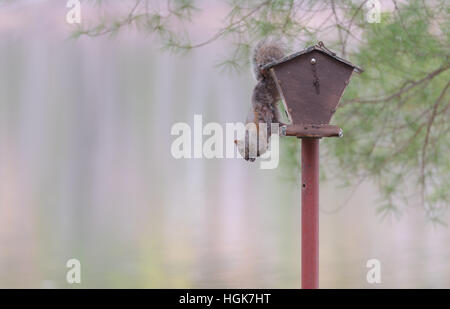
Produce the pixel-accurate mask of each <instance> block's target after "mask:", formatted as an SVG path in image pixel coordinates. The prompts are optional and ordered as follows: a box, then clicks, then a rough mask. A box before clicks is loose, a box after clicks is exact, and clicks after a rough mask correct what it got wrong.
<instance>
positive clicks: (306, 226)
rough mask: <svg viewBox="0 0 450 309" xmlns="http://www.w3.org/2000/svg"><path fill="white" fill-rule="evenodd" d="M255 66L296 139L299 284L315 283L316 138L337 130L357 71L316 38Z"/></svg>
mask: <svg viewBox="0 0 450 309" xmlns="http://www.w3.org/2000/svg"><path fill="white" fill-rule="evenodd" d="M261 70H262V72H263V73H264V74H270V75H271V76H272V78H273V80H274V81H275V84H276V86H277V88H278V91H279V93H280V96H281V98H282V101H283V104H284V107H285V110H286V113H287V117H288V118H289V120H290V124H289V125H286V126H282V127H281V134H282V135H286V136H295V137H297V138H301V139H302V155H301V162H302V163H301V166H302V237H301V241H302V263H301V265H302V288H307V289H308V288H309V289H311V288H318V274H319V268H318V266H319V251H318V250H319V139H320V138H322V137H341V136H342V135H343V133H342V130H341V129H340V128H339V127H338V126H335V125H330V120H331V117H332V116H333V114H334V113H335V112H336V108H337V106H338V104H339V100H340V99H341V97H342V94H343V93H344V90H345V88H346V87H347V85H348V83H349V81H350V78H351V76H352V74H353V72H357V73H362V72H363V70H362V69H361V68H359V67H357V66H355V65H353V64H352V63H350V62H348V61H347V60H345V59H342V58H339V57H338V56H336V54H335V53H333V52H332V51H330V50H329V49H327V48H326V47H325V46H324V44H323V43H322V42H319V43H318V44H317V45H314V46H311V47H309V48H307V49H305V50H303V51H300V52H297V53H294V54H292V55H290V56H287V57H284V58H282V59H280V60H277V61H274V62H271V63H269V64H267V65H265V66H263V67H261Z"/></svg>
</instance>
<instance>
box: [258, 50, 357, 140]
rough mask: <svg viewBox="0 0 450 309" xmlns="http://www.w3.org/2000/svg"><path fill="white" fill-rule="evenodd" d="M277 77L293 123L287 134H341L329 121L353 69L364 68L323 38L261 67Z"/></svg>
mask: <svg viewBox="0 0 450 309" xmlns="http://www.w3.org/2000/svg"><path fill="white" fill-rule="evenodd" d="M261 69H262V70H263V71H264V72H266V73H267V72H268V73H269V74H271V76H272V77H273V79H274V81H275V83H276V86H277V88H278V91H279V93H280V95H281V98H282V100H283V103H284V107H285V110H286V111H287V116H288V118H289V120H290V122H291V125H289V126H287V127H286V128H284V130H285V132H283V133H285V134H286V135H290V136H297V137H300V138H301V137H331V136H341V135H342V130H341V129H340V128H339V127H336V126H332V125H329V123H330V119H331V117H332V116H333V114H334V113H335V111H336V108H337V106H338V103H339V100H340V99H341V96H342V94H343V93H344V90H345V88H346V87H347V85H348V83H349V81H350V78H351V76H352V74H353V72H357V73H361V72H363V70H362V69H361V68H359V67H357V66H355V65H353V64H351V63H350V62H348V61H347V60H344V59H342V58H339V57H338V56H336V54H335V53H333V52H332V51H330V50H328V49H327V48H326V47H325V46H324V45H323V43H322V42H319V44H318V45H315V46H311V47H309V48H307V49H305V50H303V51H300V52H297V53H295V54H292V55H290V56H287V57H284V58H282V59H280V60H278V61H274V62H271V63H269V64H267V65H265V66H263V67H262V68H261Z"/></svg>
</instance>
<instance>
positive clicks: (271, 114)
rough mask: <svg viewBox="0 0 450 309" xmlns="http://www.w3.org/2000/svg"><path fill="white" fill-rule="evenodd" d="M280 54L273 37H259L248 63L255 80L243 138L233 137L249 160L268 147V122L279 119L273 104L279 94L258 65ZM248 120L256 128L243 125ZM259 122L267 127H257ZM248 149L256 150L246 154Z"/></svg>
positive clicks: (245, 157)
mask: <svg viewBox="0 0 450 309" xmlns="http://www.w3.org/2000/svg"><path fill="white" fill-rule="evenodd" d="M284 54H285V53H284V50H283V47H282V46H281V44H280V43H279V42H276V41H274V40H263V41H260V42H259V43H258V44H257V45H256V46H255V49H254V51H253V55H252V59H251V60H252V67H253V73H254V75H255V78H256V80H257V81H258V83H257V84H256V86H255V88H254V89H253V95H252V106H251V111H250V114H249V115H248V117H247V120H246V134H245V137H244V140H235V143H236V145H237V147H238V151H239V153H240V154H241V156H242V157H243V158H244V159H245V160H247V161H251V162H253V161H255V156H256V157H259V156H260V155H262V154H263V153H264V152H266V150H267V148H268V147H269V140H270V135H271V123H280V113H279V110H278V106H277V103H278V101H279V100H280V94H279V93H278V89H277V87H276V85H275V81H274V80H273V79H272V77H271V76H270V75H269V74H267V73H265V72H264V73H263V72H262V71H261V67H262V66H264V65H266V64H268V63H270V62H272V61H275V60H279V59H281V58H283V57H284ZM251 123H254V124H255V125H256V131H255V130H248V129H247V128H248V124H251ZM261 123H264V124H266V128H267V130H264V131H263V130H261V131H260V130H259V125H260V124H261ZM258 136H259V138H258ZM250 149H254V150H256V149H257V152H256V154H254V155H253V156H250Z"/></svg>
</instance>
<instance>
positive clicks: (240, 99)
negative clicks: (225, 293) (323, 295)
mask: <svg viewBox="0 0 450 309" xmlns="http://www.w3.org/2000/svg"><path fill="white" fill-rule="evenodd" d="M53 3H54V2H53ZM2 10H3V11H1V13H0V16H2V17H4V16H10V17H11V16H15V17H16V18H19V17H20V18H22V19H20V20H19V19H15V20H16V23H17V24H18V25H15V26H14V27H12V26H11V25H10V24H7V23H5V22H3V23H1V24H0V26H1V29H2V30H1V31H0V33H1V40H0V287H2V288H12V287H61V288H68V287H75V286H71V285H69V284H67V283H66V281H65V275H66V271H67V268H66V266H65V264H66V261H67V260H68V259H70V258H78V259H79V260H80V261H81V264H82V284H81V287H88V288H92V287H127V288H128V287H150V288H155V287H164V288H175V287H176V288H181V287H191V288H198V287H210V288H216V287H217V288H218V287H234V288H250V287H256V288H263V287H264V288H298V287H299V286H300V225H299V223H300V211H299V210H300V209H299V208H300V205H299V203H300V190H299V188H298V186H297V184H296V183H295V182H289V181H286V180H285V179H284V178H285V177H284V176H285V175H284V173H285V171H286V167H285V168H279V169H275V170H260V169H258V168H257V166H256V165H251V164H248V163H246V162H243V160H237V159H236V160H204V159H203V160H202V159H192V160H175V159H173V158H172V157H171V155H170V145H171V142H172V141H173V139H174V137H172V136H171V135H170V127H171V126H172V124H173V123H175V122H178V121H184V122H188V123H191V124H192V121H193V115H194V114H202V115H203V119H204V122H219V123H225V122H227V121H230V122H235V121H241V120H243V119H244V116H245V114H246V112H247V110H248V104H249V98H250V95H251V90H252V85H253V84H254V81H253V80H252V78H251V76H250V73H245V74H241V75H238V74H226V73H221V72H220V71H219V70H218V69H217V68H215V66H214V65H215V63H216V61H217V59H218V55H219V54H220V51H221V50H223V49H225V48H226V45H219V44H213V45H211V46H208V47H206V48H203V49H200V50H196V51H194V52H193V53H191V54H189V55H187V56H183V57H181V56H174V55H169V54H165V53H161V52H159V51H158V49H157V47H156V46H155V45H156V44H155V42H154V41H152V38H148V37H144V36H140V35H137V34H135V33H127V34H125V35H122V36H119V37H118V38H115V39H108V38H97V39H88V38H83V39H80V40H79V41H70V40H66V38H67V36H68V30H67V27H66V26H65V25H64V17H65V15H64V14H65V11H64V7H54V6H53V7H50V6H49V5H46V4H45V3H44V4H39V5H38V4H36V5H29V6H24V7H20V8H15V9H5V8H3V9H2ZM43 14H48V16H50V17H49V18H48V19H45V20H43V19H42V18H41V16H43ZM0 20H11V18H10V19H5V18H3V19H1V18H0ZM8 25H9V26H8ZM8 27H12V28H8ZM333 142H345V138H344V139H340V140H333ZM281 155H283V154H281ZM287 168H288V169H289V168H291V167H287ZM321 185H322V187H321V207H322V208H323V210H324V211H323V213H321V222H320V224H321V229H320V241H321V244H320V254H321V260H320V270H321V273H320V282H321V287H324V288H326V287H328V288H345V287H356V288H359V287H361V288H375V287H389V288H390V287H402V288H406V287H447V288H449V287H450V267H449V265H448V261H449V260H450V249H449V243H450V232H449V230H448V228H446V227H434V226H432V225H431V224H429V223H427V221H426V219H425V218H423V213H422V212H421V210H420V209H411V210H410V211H409V212H408V213H406V214H405V215H404V216H402V217H401V218H400V219H396V218H391V219H389V218H388V220H385V221H383V222H381V221H380V219H379V218H378V217H376V215H375V207H376V192H375V190H374V188H373V186H372V185H371V184H370V183H365V184H363V185H362V186H361V187H360V188H359V189H358V190H357V192H356V194H355V195H354V196H353V198H352V199H351V200H350V202H349V203H348V205H347V206H346V207H344V208H343V209H342V210H341V211H339V212H337V213H333V214H328V213H326V212H325V211H327V210H332V209H336V208H337V207H339V205H341V204H342V203H343V202H344V201H345V199H346V198H347V196H348V194H349V193H350V189H347V190H343V189H340V190H338V189H336V186H335V181H333V180H330V181H329V182H323V183H322V184H321ZM447 221H448V218H447ZM371 258H378V259H379V260H380V261H381V265H382V284H380V285H375V286H374V285H370V284H368V283H367V282H366V273H367V270H368V269H367V268H366V266H365V265H366V262H367V260H368V259H371Z"/></svg>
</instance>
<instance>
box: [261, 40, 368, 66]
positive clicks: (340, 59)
mask: <svg viewBox="0 0 450 309" xmlns="http://www.w3.org/2000/svg"><path fill="white" fill-rule="evenodd" d="M314 50H316V51H319V52H321V53H324V54H326V55H328V56H330V57H332V58H334V59H336V60H337V61H340V62H342V63H345V64H346V65H349V66H351V67H352V68H353V69H354V71H355V72H356V73H362V72H364V70H363V69H362V68H360V67H358V66H356V65H354V64H352V63H351V62H350V61H347V60H345V59H342V58H340V57H338V56H336V54H335V53H333V52H331V51H329V50H327V49H325V48H322V47H320V46H317V45H314V46H310V47H308V48H306V49H304V50H302V51H299V52H296V53H294V54H292V55H289V56H286V57H284V58H281V59H279V60H275V61H272V62H270V63H268V64H266V65H264V66H263V67H262V68H261V69H262V70H269V69H270V68H272V67H274V66H276V65H278V64H281V63H284V62H287V61H289V60H292V59H294V58H297V57H298V56H300V55H303V54H307V53H310V52H312V51H314Z"/></svg>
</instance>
